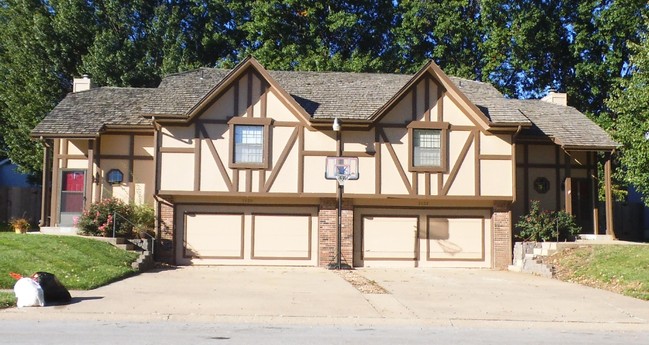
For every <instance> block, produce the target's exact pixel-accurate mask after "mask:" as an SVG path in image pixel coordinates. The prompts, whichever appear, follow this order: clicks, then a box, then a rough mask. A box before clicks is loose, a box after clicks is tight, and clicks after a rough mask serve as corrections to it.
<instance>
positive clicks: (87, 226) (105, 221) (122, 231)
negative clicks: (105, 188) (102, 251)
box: [76, 198, 133, 237]
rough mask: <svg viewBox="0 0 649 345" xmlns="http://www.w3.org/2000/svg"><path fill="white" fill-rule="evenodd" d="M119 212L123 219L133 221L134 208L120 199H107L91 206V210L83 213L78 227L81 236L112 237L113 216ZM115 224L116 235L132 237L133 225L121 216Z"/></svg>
mask: <svg viewBox="0 0 649 345" xmlns="http://www.w3.org/2000/svg"><path fill="white" fill-rule="evenodd" d="M115 212H117V213H118V214H119V215H120V216H121V217H124V218H126V219H131V217H132V207H131V205H129V204H126V203H124V202H123V201H122V200H120V199H116V198H107V199H104V200H101V201H99V202H96V203H93V204H91V205H90V208H88V209H87V210H85V211H83V213H82V214H81V216H80V217H79V219H78V221H77V223H76V225H77V227H78V228H79V230H80V232H81V234H83V235H90V236H103V237H107V236H112V234H113V225H114V224H113V223H114V221H115V220H114V219H113V217H114V216H113V215H114V214H115ZM117 218H119V220H118V222H117V223H116V224H115V227H116V228H115V235H116V236H120V237H131V236H132V231H133V225H131V224H130V223H129V222H127V221H124V220H123V219H122V218H120V217H119V216H118V217H117Z"/></svg>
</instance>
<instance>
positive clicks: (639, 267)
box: [548, 245, 649, 300]
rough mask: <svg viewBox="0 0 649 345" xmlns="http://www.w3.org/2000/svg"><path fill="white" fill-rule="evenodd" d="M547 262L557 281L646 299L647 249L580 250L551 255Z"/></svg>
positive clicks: (648, 279) (648, 285)
mask: <svg viewBox="0 0 649 345" xmlns="http://www.w3.org/2000/svg"><path fill="white" fill-rule="evenodd" d="M548 263H550V264H552V265H554V267H555V270H556V276H557V278H558V279H560V280H563V281H569V282H574V283H578V284H582V285H587V286H591V287H595V288H600V289H605V290H609V291H613V292H616V293H621V294H624V295H627V296H631V297H635V298H639V299H643V300H649V246H635V245H634V246H631V245H629V246H621V245H610V246H609V245H606V246H604V245H600V246H588V247H579V248H575V249H569V250H564V251H562V252H559V253H557V254H555V255H553V256H551V257H550V258H548Z"/></svg>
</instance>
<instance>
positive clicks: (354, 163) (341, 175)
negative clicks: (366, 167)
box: [325, 157, 358, 186]
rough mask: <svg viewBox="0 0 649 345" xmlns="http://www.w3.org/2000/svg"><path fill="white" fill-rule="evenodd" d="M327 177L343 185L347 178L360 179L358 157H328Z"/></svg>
mask: <svg viewBox="0 0 649 345" xmlns="http://www.w3.org/2000/svg"><path fill="white" fill-rule="evenodd" d="M325 178H326V179H327V180H337V181H338V184H339V185H341V186H343V185H345V181H347V180H358V157H327V161H326V165H325Z"/></svg>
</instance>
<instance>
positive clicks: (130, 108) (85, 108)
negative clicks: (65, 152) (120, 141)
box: [31, 87, 155, 137]
mask: <svg viewBox="0 0 649 345" xmlns="http://www.w3.org/2000/svg"><path fill="white" fill-rule="evenodd" d="M154 90H155V89H144V88H118V87H100V88H93V89H90V90H87V91H81V92H76V93H70V94H68V95H67V96H66V97H65V98H64V99H63V100H62V101H61V102H60V103H59V104H58V105H57V106H56V107H54V109H53V110H52V111H51V112H50V113H49V114H48V115H47V116H46V117H45V118H44V119H43V120H42V121H41V122H40V123H39V124H38V125H36V127H35V128H34V129H33V130H32V132H31V135H32V136H35V137H38V136H65V137H71V136H78V137H95V136H97V135H99V133H100V132H102V131H103V130H104V128H106V127H107V126H111V125H116V126H133V127H143V126H144V127H151V128H152V124H151V120H150V119H147V118H145V117H143V116H142V112H141V107H142V102H143V100H144V99H145V98H146V96H147V95H149V94H151V93H153V92H154Z"/></svg>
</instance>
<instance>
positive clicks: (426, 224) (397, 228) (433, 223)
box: [354, 208, 491, 267]
mask: <svg viewBox="0 0 649 345" xmlns="http://www.w3.org/2000/svg"><path fill="white" fill-rule="evenodd" d="M354 213H355V219H354V259H355V260H354V265H355V266H364V267H390V266H409V267H413V266H416V267H491V222H490V218H491V217H490V211H489V210H435V209H403V210H397V211H395V210H394V209H380V208H376V209H369V208H367V209H364V208H359V209H355V211H354Z"/></svg>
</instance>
